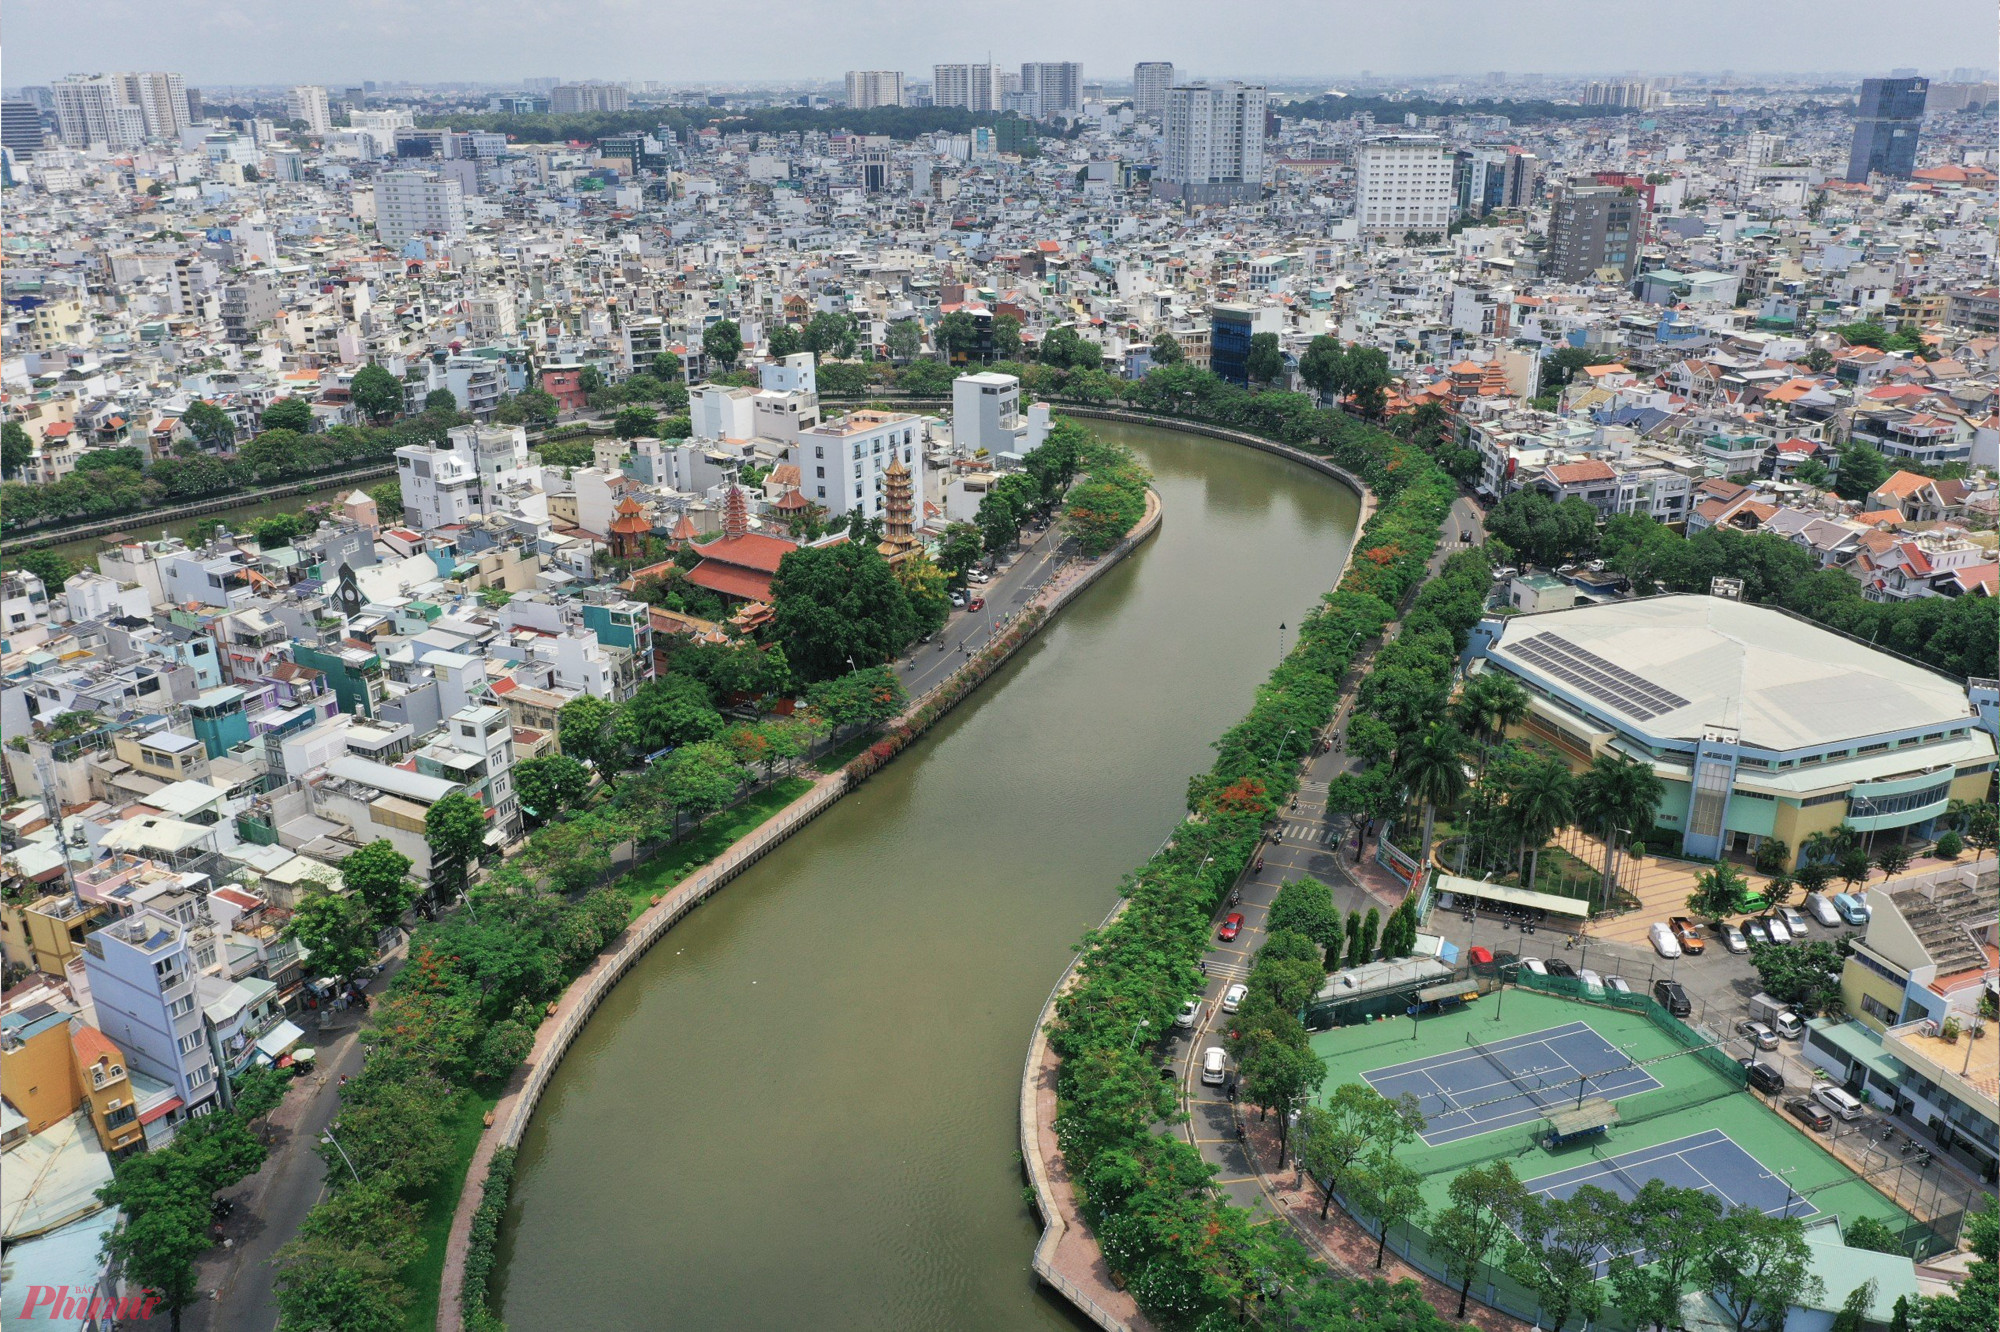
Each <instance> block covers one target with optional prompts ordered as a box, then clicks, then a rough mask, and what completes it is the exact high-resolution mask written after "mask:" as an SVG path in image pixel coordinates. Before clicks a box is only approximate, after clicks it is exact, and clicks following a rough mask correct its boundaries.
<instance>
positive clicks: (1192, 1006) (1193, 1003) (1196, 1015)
mask: <svg viewBox="0 0 2000 1332" xmlns="http://www.w3.org/2000/svg"><path fill="white" fill-rule="evenodd" d="M1200 1020H1201V1000H1199V999H1190V1000H1188V1001H1187V1002H1186V1003H1184V1004H1182V1005H1181V1011H1180V1012H1179V1013H1178V1014H1176V1015H1175V1016H1174V1025H1175V1026H1176V1027H1181V1028H1192V1027H1193V1026H1194V1024H1195V1023H1196V1022H1198V1021H1200Z"/></svg>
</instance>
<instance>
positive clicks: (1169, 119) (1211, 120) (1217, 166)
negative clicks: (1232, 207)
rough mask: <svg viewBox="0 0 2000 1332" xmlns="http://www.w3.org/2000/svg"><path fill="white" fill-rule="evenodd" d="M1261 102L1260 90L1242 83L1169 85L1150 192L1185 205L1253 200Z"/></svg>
mask: <svg viewBox="0 0 2000 1332" xmlns="http://www.w3.org/2000/svg"><path fill="white" fill-rule="evenodd" d="M1267 105H1268V95H1267V94H1266V92H1265V90H1264V89H1263V88H1260V87H1255V86H1251V85H1248V84H1242V83H1223V84H1218V85H1216V86H1214V87H1210V86H1208V85H1206V84H1190V85H1187V86H1184V87H1178V88H1169V89H1168V90H1167V114H1166V133H1165V135H1164V143H1165V162H1164V166H1163V168H1162V171H1161V179H1160V180H1159V181H1158V182H1156V183H1155V185H1154V193H1155V194H1156V195H1157V196H1158V197H1160V198H1165V199H1176V200H1179V201H1180V202H1182V203H1187V204H1215V203H1231V202H1235V201H1239V200H1246V199H1256V198H1258V197H1259V196H1260V195H1261V194H1262V193H1263V190H1264V170H1265V165H1266V156H1265V152H1264V114H1265V110H1266V107H1267Z"/></svg>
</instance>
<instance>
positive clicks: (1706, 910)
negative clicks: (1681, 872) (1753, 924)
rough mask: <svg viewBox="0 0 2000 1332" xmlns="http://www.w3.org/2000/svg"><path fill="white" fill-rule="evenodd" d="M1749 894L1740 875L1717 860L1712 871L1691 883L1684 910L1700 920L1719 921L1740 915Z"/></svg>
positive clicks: (1747, 885) (1746, 884)
mask: <svg viewBox="0 0 2000 1332" xmlns="http://www.w3.org/2000/svg"><path fill="white" fill-rule="evenodd" d="M1749 892H1750V885H1749V883H1748V881H1746V880H1745V879H1744V877H1743V875H1742V873H1741V872H1740V871H1738V870H1737V868H1736V867H1735V866H1734V865H1732V864H1730V863H1729V862H1728V861H1726V860H1718V861H1716V862H1715V868H1714V869H1711V870H1709V871H1708V872H1707V873H1705V874H1703V875H1702V876H1701V877H1700V878H1699V879H1696V880H1695V884H1694V891H1693V892H1692V893H1689V894H1688V900H1687V906H1688V910H1689V911H1690V912H1692V913H1693V914H1694V915H1696V916H1698V917H1700V918H1701V919H1703V920H1709V921H1715V920H1721V919H1722V918H1723V917H1724V916H1733V915H1735V914H1736V913H1737V912H1739V911H1741V910H1742V909H1743V899H1744V898H1745V897H1746V896H1747V895H1748V894H1749Z"/></svg>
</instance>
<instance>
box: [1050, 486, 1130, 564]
mask: <svg viewBox="0 0 2000 1332" xmlns="http://www.w3.org/2000/svg"><path fill="white" fill-rule="evenodd" d="M1145 516H1146V496H1145V492H1144V490H1142V489H1134V488H1129V487H1125V486H1116V485H1112V484H1110V483H1108V482H1102V481H1095V480H1092V481H1086V482H1084V483H1083V484H1082V485H1080V486H1078V487H1077V488H1076V489H1075V490H1073V491H1071V492H1070V495H1069V503H1068V505H1067V507H1066V508H1065V509H1064V511H1063V529H1064V530H1065V531H1067V532H1068V533H1069V534H1070V535H1071V536H1074V537H1075V538H1076V542H1077V545H1078V546H1079V547H1080V548H1081V549H1082V551H1083V553H1084V554H1085V555H1087V556H1090V557H1093V558H1094V557H1096V556H1099V555H1102V554H1104V553H1105V552H1106V551H1108V550H1110V549H1111V548H1112V547H1114V546H1116V545H1117V544H1118V543H1119V542H1120V541H1123V540H1124V539H1125V534H1126V533H1128V532H1130V531H1131V530H1132V529H1133V527H1134V526H1136V525H1137V524H1138V522H1139V520H1140V519H1141V518H1144V517H1145Z"/></svg>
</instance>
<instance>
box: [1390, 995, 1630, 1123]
mask: <svg viewBox="0 0 2000 1332" xmlns="http://www.w3.org/2000/svg"><path fill="white" fill-rule="evenodd" d="M1361 1076H1362V1077H1363V1078H1365V1079H1367V1081H1368V1085H1369V1086H1371V1087H1373V1088H1374V1089H1375V1090H1376V1091H1378V1092H1380V1093H1382V1095H1384V1096H1386V1097H1388V1098H1389V1099H1390V1100H1392V1101H1393V1100H1395V1099H1397V1098H1398V1097H1400V1096H1402V1095H1404V1094H1405V1093H1408V1094H1410V1095H1413V1096H1415V1097H1416V1098H1417V1108H1418V1109H1420V1110H1422V1111H1423V1112H1424V1123H1425V1128H1424V1133H1423V1139H1424V1141H1425V1142H1426V1143H1429V1144H1430V1145H1431V1146H1433V1147H1441V1146H1443V1145H1444V1144H1445V1143H1448V1142H1457V1141H1458V1140H1459V1139H1460V1138H1471V1137H1476V1136H1477V1135H1479V1134H1481V1133H1492V1132H1494V1131H1496V1130H1498V1129H1504V1128H1512V1127H1513V1126H1514V1125H1516V1124H1528V1123H1533V1122H1534V1121H1536V1120H1538V1119H1541V1118H1542V1117H1543V1116H1544V1115H1546V1114H1548V1112H1549V1111H1551V1110H1555V1109H1560V1108H1562V1107H1563V1106H1566V1105H1573V1104H1575V1103H1576V1098H1577V1092H1578V1090H1579V1083H1578V1079H1579V1078H1587V1079H1588V1082H1587V1083H1585V1084H1582V1090H1583V1094H1584V1095H1586V1096H1601V1097H1603V1098H1604V1099H1605V1100H1607V1101H1615V1100H1618V1099H1620V1098H1621V1097H1626V1096H1637V1095H1638V1094H1639V1093H1641V1092H1649V1091H1656V1090H1658V1088H1659V1086H1660V1083H1659V1081H1658V1080H1657V1079H1656V1078H1654V1077H1653V1075H1652V1074H1650V1073H1648V1072H1646V1070H1645V1069H1643V1068H1638V1067H1636V1066H1634V1065H1633V1063H1632V1061H1631V1059H1630V1057H1629V1056H1627V1055H1626V1054H1625V1052H1624V1051H1622V1050H1620V1049H1618V1048H1617V1047H1616V1046H1614V1045H1612V1044H1611V1043H1610V1042H1609V1041H1607V1040H1605V1039H1604V1037H1602V1036H1600V1035H1599V1034H1598V1033H1597V1031H1596V1029H1595V1028H1593V1027H1592V1026H1591V1025H1590V1024H1589V1023H1587V1022H1570V1023H1565V1024H1564V1025H1562V1026H1560V1027H1545V1028H1543V1029H1542V1030H1541V1031H1531V1032H1529V1033H1528V1034H1527V1035H1525V1036H1511V1037H1508V1038H1507V1039H1505V1040H1499V1041H1495V1042H1493V1043H1492V1044H1491V1045H1469V1046H1467V1047H1466V1048H1465V1049H1464V1050H1463V1051H1458V1050H1454V1051H1452V1052H1451V1053H1449V1054H1442V1055H1430V1056H1428V1057H1426V1058H1423V1059H1413V1060H1411V1061H1410V1062H1408V1063H1406V1064H1391V1065H1390V1066H1389V1067H1387V1068H1378V1069H1374V1070H1372V1071H1371V1072H1367V1073H1363V1074H1362V1075H1361Z"/></svg>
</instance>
